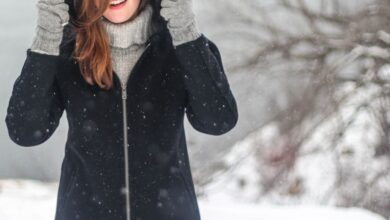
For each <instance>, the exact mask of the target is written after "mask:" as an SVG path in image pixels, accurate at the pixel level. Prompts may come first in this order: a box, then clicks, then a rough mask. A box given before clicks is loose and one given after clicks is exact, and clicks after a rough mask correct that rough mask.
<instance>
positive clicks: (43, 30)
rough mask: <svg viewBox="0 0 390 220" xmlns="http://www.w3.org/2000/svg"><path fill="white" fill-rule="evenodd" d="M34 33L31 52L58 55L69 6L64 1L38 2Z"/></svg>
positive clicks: (42, 0) (45, 0)
mask: <svg viewBox="0 0 390 220" xmlns="http://www.w3.org/2000/svg"><path fill="white" fill-rule="evenodd" d="M36 6H37V8H38V20H37V27H36V33H35V36H34V40H33V43H32V45H31V50H32V51H35V52H39V53H45V54H49V55H59V50H60V49H59V47H60V44H61V40H62V35H63V28H64V26H65V25H66V24H68V22H69V5H68V4H66V3H65V2H64V0H39V1H38V2H37V4H36Z"/></svg>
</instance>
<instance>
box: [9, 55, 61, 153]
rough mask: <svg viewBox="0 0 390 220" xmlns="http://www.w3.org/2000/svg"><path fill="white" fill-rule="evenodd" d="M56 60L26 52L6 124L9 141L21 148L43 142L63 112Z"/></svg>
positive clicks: (57, 61) (54, 57) (13, 91)
mask: <svg viewBox="0 0 390 220" xmlns="http://www.w3.org/2000/svg"><path fill="white" fill-rule="evenodd" d="M59 59H60V58H59V56H56V55H48V54H41V53H36V52H34V51H31V49H28V50H27V58H26V60H25V62H24V65H23V68H22V71H21V73H20V75H19V76H18V78H17V79H16V81H15V82H14V85H13V90H12V93H11V97H10V99H9V102H8V108H7V115H6V118H5V123H6V126H7V129H8V134H9V137H10V138H11V140H12V141H13V142H15V143H16V144H18V145H20V146H25V147H29V146H35V145H38V144H41V143H43V142H45V141H46V140H47V139H49V137H50V136H51V135H52V134H53V133H54V131H55V130H56V128H57V126H58V124H59V120H60V118H61V116H62V114H63V111H64V105H63V102H62V98H61V96H60V92H59V87H58V84H57V81H56V77H55V76H56V73H57V72H58V64H59Z"/></svg>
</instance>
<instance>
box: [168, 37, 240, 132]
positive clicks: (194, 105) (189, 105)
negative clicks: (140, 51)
mask: <svg viewBox="0 0 390 220" xmlns="http://www.w3.org/2000/svg"><path fill="white" fill-rule="evenodd" d="M175 52H176V55H177V59H178V60H179V63H180V64H181V67H182V69H183V71H184V72H183V80H184V84H185V87H186V105H185V107H186V110H185V112H186V115H187V119H188V121H189V122H190V123H191V125H192V126H193V127H194V128H195V129H196V130H198V131H200V132H202V133H206V134H211V135H222V134H224V133H227V132H228V131H230V130H231V129H232V128H233V127H234V126H235V125H236V123H237V121H238V111H237V104H236V100H235V98H234V96H233V94H232V91H231V89H230V85H229V82H228V79H227V77H226V75H225V71H224V67H223V64H222V60H221V55H220V53H219V50H218V48H217V46H216V45H215V44H214V43H213V42H212V41H211V40H209V39H208V38H206V36H205V35H203V34H202V35H201V36H200V37H199V38H197V39H195V40H193V41H189V42H187V43H184V44H180V45H178V46H176V47H175Z"/></svg>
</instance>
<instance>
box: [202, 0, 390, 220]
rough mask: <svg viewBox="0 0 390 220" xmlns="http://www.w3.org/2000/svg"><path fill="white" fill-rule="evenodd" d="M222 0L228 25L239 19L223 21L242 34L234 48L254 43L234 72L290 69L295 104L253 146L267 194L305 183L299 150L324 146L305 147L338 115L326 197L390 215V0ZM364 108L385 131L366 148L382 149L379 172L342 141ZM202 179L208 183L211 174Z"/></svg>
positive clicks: (287, 80) (293, 191)
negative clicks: (269, 138) (270, 136)
mask: <svg viewBox="0 0 390 220" xmlns="http://www.w3.org/2000/svg"><path fill="white" fill-rule="evenodd" d="M215 4H216V5H218V7H220V8H221V11H223V13H224V14H230V15H231V16H222V17H221V23H222V25H221V26H222V27H223V26H224V25H223V22H225V25H226V26H227V25H229V27H234V28H231V29H229V30H226V29H223V28H221V34H224V36H230V37H231V38H232V40H234V41H237V39H239V41H241V44H239V46H237V45H238V44H232V45H231V47H232V51H233V52H237V51H239V50H240V48H241V49H242V50H243V51H245V53H244V52H242V53H240V55H241V56H242V58H237V59H235V61H236V62H232V63H233V64H232V65H229V66H228V71H230V72H232V73H234V74H239V73H240V72H242V70H254V72H255V73H258V74H268V75H269V76H270V77H272V76H281V77H280V79H281V81H282V82H284V84H285V87H283V88H281V90H283V91H281V93H284V94H285V100H286V104H285V105H284V106H281V107H280V108H279V110H278V111H276V112H275V114H274V116H273V117H272V118H271V119H270V120H269V121H270V123H271V122H272V123H277V125H278V128H279V134H280V135H279V136H278V137H277V139H275V140H274V142H272V143H257V144H256V146H253V151H254V153H255V154H256V155H257V157H258V161H259V166H258V171H259V175H261V177H262V178H261V179H262V181H261V183H260V184H261V187H262V189H263V193H261V194H260V195H259V199H261V197H262V196H264V195H266V194H267V193H268V192H270V191H272V190H281V191H284V192H287V193H288V194H290V195H292V196H296V195H299V194H300V189H301V188H303V187H302V186H300V185H301V184H304V182H303V181H302V180H301V179H300V178H299V177H296V176H295V177H294V176H293V177H292V176H291V175H289V174H290V173H291V172H292V171H293V169H294V166H295V162H296V161H297V160H298V159H299V158H300V157H304V156H305V155H310V154H314V153H321V152H323V151H324V148H323V147H318V148H316V147H313V148H311V149H310V150H309V151H306V150H304V149H302V148H303V147H304V146H306V143H307V141H308V140H310V139H312V138H313V136H314V135H315V134H316V133H318V132H319V129H323V127H324V124H327V123H329V121H330V120H332V121H335V122H334V123H333V126H332V131H331V132H330V133H331V134H332V135H329V136H327V145H328V147H326V149H325V150H326V151H331V152H332V154H333V155H334V160H333V161H334V164H335V167H336V171H337V174H336V180H335V182H334V186H333V187H332V188H331V189H330V191H329V192H327V193H326V196H324V198H323V203H328V202H330V198H334V197H336V198H337V202H336V204H337V205H342V206H361V207H364V208H367V209H370V210H373V211H375V212H377V213H380V214H382V215H384V216H390V197H389V196H386V197H384V196H383V195H389V194H390V187H388V186H386V184H384V183H386V180H387V183H388V181H389V178H390V169H389V168H390V162H389V161H390V139H389V138H390V114H389V113H388V111H387V110H388V109H390V100H389V91H390V90H389V88H390V87H389V81H390V63H389V59H390V48H389V46H390V25H389V24H390V1H388V0H372V1H368V0H367V1H343V0H317V1H311V0H310V1H309V0H306V1H305V0H273V1H269V2H265V1H224V0H216V1H215ZM226 32H229V34H226ZM245 45H246V46H245ZM248 45H249V46H248ZM248 48H250V49H248ZM231 56H234V54H233V55H231ZM351 106H352V108H351ZM346 108H348V109H349V111H348V112H347V113H346V111H345V109H346ZM351 109H352V110H351ZM362 113H364V115H366V116H369V117H370V119H369V120H368V122H367V123H368V124H369V125H370V127H373V128H374V130H375V134H376V137H377V138H376V139H375V141H373V142H371V143H368V144H367V146H366V147H367V148H369V149H373V151H374V152H375V154H373V157H372V162H373V163H377V162H378V161H380V163H381V164H382V165H383V166H382V167H381V168H380V169H377V170H370V169H362V168H361V167H356V166H355V165H356V163H358V162H359V161H357V162H356V157H354V156H353V155H354V153H355V151H356V149H355V148H354V147H353V146H352V147H345V146H344V145H343V140H344V139H345V138H346V136H347V135H348V134H349V133H350V132H351V130H353V129H355V128H356V126H357V123H358V120H359V117H360V115H361V114H362ZM258 129H259V130H261V127H259V128H258ZM361 145H362V144H359V147H360V146H361ZM242 160H245V158H242ZM352 161H354V162H352ZM219 169H220V170H222V172H224V171H225V172H229V171H230V170H231V169H234V167H230V166H228V165H225V166H223V164H222V165H221V166H220V167H219ZM203 180H204V181H203V182H201V181H200V182H199V184H200V185H202V184H206V183H208V182H210V181H212V177H211V178H203ZM387 185H388V184H387Z"/></svg>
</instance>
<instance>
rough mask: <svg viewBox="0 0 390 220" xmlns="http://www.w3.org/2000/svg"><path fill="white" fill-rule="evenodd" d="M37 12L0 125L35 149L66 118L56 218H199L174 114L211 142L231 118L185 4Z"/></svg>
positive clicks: (214, 51) (219, 74)
mask: <svg viewBox="0 0 390 220" xmlns="http://www.w3.org/2000/svg"><path fill="white" fill-rule="evenodd" d="M37 6H38V9H39V10H38V12H39V13H38V15H39V16H38V25H37V32H36V35H35V37H34V40H33V43H32V45H31V48H29V49H28V50H27V57H26V60H25V63H24V66H23V68H22V71H21V74H20V76H19V77H18V78H17V79H16V81H15V84H14V87H13V91H12V95H11V97H10V100H9V105H8V109H7V116H6V119H5V121H6V125H7V128H8V133H9V136H10V138H11V139H12V141H14V142H15V143H16V144H18V145H20V146H25V147H28V146H35V145H39V144H41V143H43V142H45V141H46V140H47V139H49V138H50V136H51V135H52V134H53V132H54V131H55V130H56V128H57V127H58V123H59V120H60V118H61V116H62V114H63V112H64V111H66V115H67V120H68V124H69V131H68V137H67V142H66V144H65V157H64V159H63V162H62V167H61V177H60V183H59V190H58V197H57V209H56V216H55V219H56V220H74V219H82V220H92V219H93V220H108V219H113V220H122V219H123V220H124V219H127V220H129V219H132V220H199V219H200V214H199V209H198V204H197V199H196V195H195V191H194V184H193V180H192V174H191V169H190V163H189V158H188V153H187V146H186V139H185V131H184V127H183V122H184V114H186V116H187V119H188V120H189V122H190V123H191V125H192V126H193V127H194V128H195V129H196V130H198V131H200V132H203V133H205V134H210V135H222V134H225V133H227V132H228V131H230V130H231V129H232V128H233V127H234V126H235V125H236V123H237V120H238V113H237V106H236V101H235V99H234V96H233V94H232V92H231V90H230V87H229V83H228V81H227V78H226V75H225V72H224V69H223V65H222V61H221V56H220V53H219V51H218V48H217V47H216V45H215V44H214V43H213V42H212V41H210V40H209V39H208V38H206V37H205V36H204V35H203V34H201V33H199V32H198V29H197V26H196V22H195V19H194V14H193V12H192V3H191V1H190V0H176V1H175V0H162V1H159V0H156V1H152V0H149V1H148V0H125V1H123V0H101V1H81V0H74V1H67V0H65V2H64V1H63V0H39V2H38V4H37ZM69 15H70V16H69ZM68 21H70V22H68Z"/></svg>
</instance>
